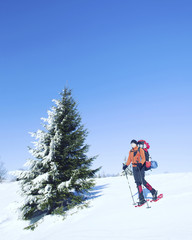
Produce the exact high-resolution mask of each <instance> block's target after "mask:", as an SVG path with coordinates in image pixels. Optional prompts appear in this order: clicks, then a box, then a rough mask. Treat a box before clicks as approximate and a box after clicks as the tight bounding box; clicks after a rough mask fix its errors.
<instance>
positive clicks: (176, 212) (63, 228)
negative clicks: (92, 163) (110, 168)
mask: <svg viewBox="0 0 192 240" xmlns="http://www.w3.org/2000/svg"><path fill="white" fill-rule="evenodd" d="M191 179H192V173H174V174H159V175H149V176H146V180H147V181H149V183H150V184H151V185H152V186H153V187H154V188H156V189H157V190H158V191H159V193H163V194H164V197H163V199H161V200H159V201H158V202H156V203H149V204H150V206H151V208H150V209H148V208H146V206H142V207H141V208H135V207H134V206H133V204H132V198H131V196H130V192H129V188H128V183H127V179H126V178H125V177H123V176H122V177H114V178H103V179H97V180H96V182H97V184H96V186H95V188H94V189H93V191H92V194H91V195H90V207H89V208H85V209H83V210H78V211H77V213H74V214H69V215H68V217H67V218H66V219H65V220H63V218H62V217H58V216H46V217H45V218H44V219H42V220H41V223H40V224H39V226H38V227H37V228H36V229H35V230H34V231H30V230H24V227H26V226H27V225H29V224H30V222H28V221H23V220H21V219H19V210H18V207H19V206H20V205H21V201H22V198H21V196H20V194H19V186H18V183H17V182H14V183H2V184H0V204H1V209H0V233H1V240H26V239H27V240H34V239H35V240H44V239H49V240H58V239H67V240H98V239H104V240H109V239H110V240H114V239H115V240H124V239H126V240H127V239H131V240H135V239H142V240H150V239H151V240H159V239H162V240H172V239H174V240H180V239H185V240H191V239H192V228H191V226H192V218H191V216H192V207H191V202H192V180H191ZM129 180H130V185H131V188H132V191H133V194H134V198H135V200H137V190H136V187H135V183H134V180H133V177H129ZM144 193H145V196H146V197H147V198H151V195H150V193H149V192H148V191H147V190H145V191H144Z"/></svg>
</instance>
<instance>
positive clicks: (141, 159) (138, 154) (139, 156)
mask: <svg viewBox="0 0 192 240" xmlns="http://www.w3.org/2000/svg"><path fill="white" fill-rule="evenodd" d="M134 155H135V156H134ZM130 163H132V165H133V167H136V166H137V163H141V164H142V165H143V164H144V163H145V152H144V150H143V149H142V148H140V149H139V150H138V147H137V146H136V147H135V148H132V149H131V150H130V152H129V157H128V159H127V162H126V165H127V166H129V164H130Z"/></svg>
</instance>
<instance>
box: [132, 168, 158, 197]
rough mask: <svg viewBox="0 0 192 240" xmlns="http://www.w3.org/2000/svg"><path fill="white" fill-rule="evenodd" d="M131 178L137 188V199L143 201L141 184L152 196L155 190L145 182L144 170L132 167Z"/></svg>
mask: <svg viewBox="0 0 192 240" xmlns="http://www.w3.org/2000/svg"><path fill="white" fill-rule="evenodd" d="M133 176H134V179H135V183H136V185H137V188H138V192H139V199H140V200H143V199H144V196H143V188H142V184H143V185H144V186H145V187H146V188H147V189H148V190H149V191H150V192H151V193H152V194H153V193H154V192H155V189H154V188H152V186H151V185H150V184H149V183H148V182H147V181H146V180H145V168H144V167H142V168H141V169H140V168H137V167H133Z"/></svg>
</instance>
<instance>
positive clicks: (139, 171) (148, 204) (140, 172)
mask: <svg viewBox="0 0 192 240" xmlns="http://www.w3.org/2000/svg"><path fill="white" fill-rule="evenodd" d="M137 168H138V169H139V174H140V178H141V183H142V185H143V187H145V186H144V184H143V178H142V176H141V170H140V168H139V167H137ZM144 174H145V173H144ZM146 202H147V208H151V207H150V206H149V203H148V201H147V200H146Z"/></svg>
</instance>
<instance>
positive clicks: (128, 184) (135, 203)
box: [124, 169, 136, 205]
mask: <svg viewBox="0 0 192 240" xmlns="http://www.w3.org/2000/svg"><path fill="white" fill-rule="evenodd" d="M124 172H125V176H126V178H127V182H128V185H129V189H130V192H131V197H132V199H133V205H136V203H135V201H134V198H133V194H132V191H131V186H130V184H129V179H128V175H127V171H126V169H125V170H124Z"/></svg>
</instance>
